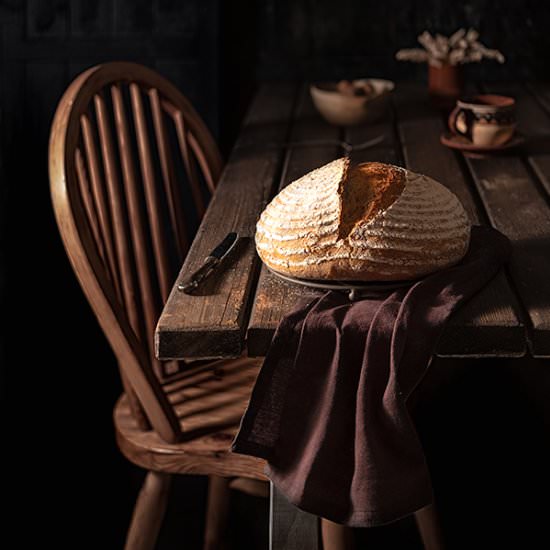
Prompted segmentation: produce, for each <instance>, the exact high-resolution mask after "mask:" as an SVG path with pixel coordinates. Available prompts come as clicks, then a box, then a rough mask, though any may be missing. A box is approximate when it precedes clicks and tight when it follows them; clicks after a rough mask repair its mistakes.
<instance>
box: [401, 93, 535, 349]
mask: <svg viewBox="0 0 550 550" xmlns="http://www.w3.org/2000/svg"><path fill="white" fill-rule="evenodd" d="M394 98H395V106H396V112H397V117H398V129H399V133H400V138H401V142H402V146H403V154H404V158H405V164H406V166H407V168H409V169H411V170H413V171H416V172H421V173H423V174H426V175H428V176H431V177H433V178H434V179H436V180H437V181H439V182H440V183H442V184H443V185H445V186H446V187H448V188H449V189H450V190H451V191H453V193H455V194H456V195H457V196H458V198H459V199H460V201H461V202H462V204H463V206H464V208H465V210H466V212H467V213H468V215H469V217H470V219H471V221H472V222H473V223H476V224H479V223H487V221H486V217H485V213H484V212H483V209H482V207H481V203H480V201H479V198H478V197H477V196H476V193H475V190H473V189H472V188H471V186H470V183H469V181H468V179H467V177H466V176H465V174H464V173H463V170H462V168H461V166H460V164H459V161H458V159H457V157H456V155H455V153H453V152H452V151H450V150H449V149H447V148H445V147H443V146H442V145H441V144H440V142H439V136H440V134H441V132H442V131H443V130H444V126H443V123H442V121H441V119H440V118H439V116H438V115H437V113H436V112H435V111H433V110H431V109H428V110H427V109H426V104H427V98H426V96H425V95H424V93H423V91H422V90H420V89H419V88H418V87H407V88H406V89H405V90H403V91H402V92H399V91H396V93H395V94H394ZM415 104H418V105H419V107H418V108H417V109H415ZM415 113H416V115H415ZM434 113H436V116H434ZM518 310H519V308H518V304H517V300H516V297H515V295H514V293H513V292H512V289H511V288H510V286H509V285H508V283H507V281H506V278H505V276H504V274H503V273H501V274H499V275H497V277H495V279H494V280H493V281H491V283H489V284H488V285H487V286H485V287H484V288H483V289H482V290H481V291H480V292H479V293H478V294H477V295H476V296H475V297H474V298H473V299H472V300H470V301H469V302H468V303H466V304H465V305H464V307H462V308H461V309H459V310H458V311H457V312H456V314H455V315H453V316H452V317H451V319H450V320H449V323H448V324H447V326H446V328H445V331H444V333H443V335H442V337H441V339H440V341H439V344H438V347H437V355H440V356H450V357H453V356H463V355H464V356H466V355H470V356H475V355H479V356H485V355H487V356H493V355H494V356H518V355H522V354H523V353H524V352H525V331H524V327H523V323H522V322H521V320H520V318H519V315H518V313H517V311H518Z"/></svg>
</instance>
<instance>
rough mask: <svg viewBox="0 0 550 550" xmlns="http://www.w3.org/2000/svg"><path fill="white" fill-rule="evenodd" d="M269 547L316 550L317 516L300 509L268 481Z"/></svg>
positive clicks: (280, 549)
mask: <svg viewBox="0 0 550 550" xmlns="http://www.w3.org/2000/svg"><path fill="white" fill-rule="evenodd" d="M270 485H271V494H270V501H269V549H270V550H318V549H319V548H320V547H321V546H320V540H319V518H318V517H317V516H314V515H313V514H309V513H308V512H304V511H303V510H300V509H299V508H297V507H296V506H294V505H293V504H292V503H290V502H289V501H288V500H287V499H286V497H285V496H284V495H283V494H282V493H281V492H280V491H278V490H277V488H276V487H275V486H274V485H273V483H272V482H270Z"/></svg>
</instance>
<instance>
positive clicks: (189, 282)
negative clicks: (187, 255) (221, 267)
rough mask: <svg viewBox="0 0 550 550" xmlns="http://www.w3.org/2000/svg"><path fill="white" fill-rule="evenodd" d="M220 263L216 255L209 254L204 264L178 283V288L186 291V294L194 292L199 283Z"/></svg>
mask: <svg viewBox="0 0 550 550" xmlns="http://www.w3.org/2000/svg"><path fill="white" fill-rule="evenodd" d="M219 263H220V260H218V258H216V257H214V256H208V258H206V260H204V264H202V265H201V267H199V269H197V271H195V272H194V273H193V274H192V275H190V276H189V277H187V278H186V279H184V280H183V281H182V282H181V283H179V284H178V290H181V291H182V292H185V294H192V293H193V292H194V291H195V290H196V289H197V288H199V285H200V284H201V283H202V282H203V281H204V280H205V279H206V278H207V277H208V276H209V275H210V274H211V273H212V271H214V269H216V266H217V265H218V264H219Z"/></svg>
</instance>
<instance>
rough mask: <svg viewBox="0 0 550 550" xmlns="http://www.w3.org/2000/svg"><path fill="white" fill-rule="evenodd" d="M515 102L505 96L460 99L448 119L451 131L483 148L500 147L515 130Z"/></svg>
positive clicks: (488, 95) (489, 95)
mask: <svg viewBox="0 0 550 550" xmlns="http://www.w3.org/2000/svg"><path fill="white" fill-rule="evenodd" d="M515 103H516V102H515V100H514V98H513V97H507V96H503V95H493V94H485V95H475V96H472V97H470V98H467V99H459V100H458V101H457V102H456V107H455V108H454V110H453V112H452V113H451V114H450V115H449V129H450V130H451V132H453V133H454V134H456V135H460V136H464V137H466V138H468V139H469V140H470V141H471V142H472V143H473V144H474V145H479V146H480V147H499V146H500V145H504V144H505V143H506V142H507V141H509V140H510V138H511V137H512V136H513V135H514V132H515V130H516V117H515Z"/></svg>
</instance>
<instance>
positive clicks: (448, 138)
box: [440, 132, 525, 153]
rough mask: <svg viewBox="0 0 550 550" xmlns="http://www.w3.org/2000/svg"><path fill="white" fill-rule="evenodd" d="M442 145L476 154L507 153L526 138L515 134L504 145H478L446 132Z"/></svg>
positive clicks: (442, 136) (442, 137) (441, 138)
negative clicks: (507, 150)
mask: <svg viewBox="0 0 550 550" xmlns="http://www.w3.org/2000/svg"><path fill="white" fill-rule="evenodd" d="M440 140H441V143H442V144H443V145H446V146H447V147H450V148H451V149H458V150H459V151H472V152H474V153H491V152H497V151H505V150H506V149H513V148H514V147H518V146H520V145H523V144H524V143H525V136H523V135H522V134H518V133H516V134H514V136H513V137H512V138H511V139H510V140H508V141H507V142H506V143H503V144H502V145H486V146H483V145H476V144H475V143H472V142H471V141H470V140H469V139H467V138H465V137H464V136H457V135H455V134H451V133H450V132H445V133H443V134H441V136H440Z"/></svg>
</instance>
